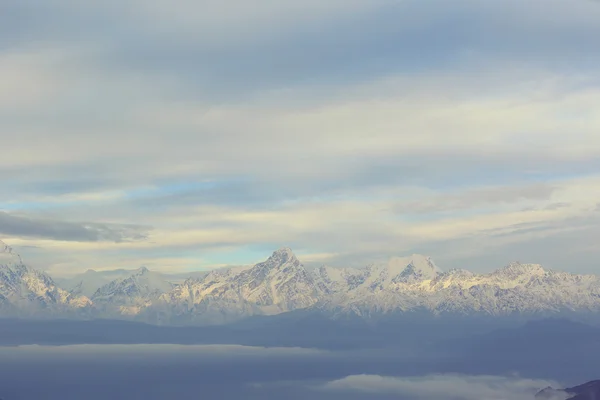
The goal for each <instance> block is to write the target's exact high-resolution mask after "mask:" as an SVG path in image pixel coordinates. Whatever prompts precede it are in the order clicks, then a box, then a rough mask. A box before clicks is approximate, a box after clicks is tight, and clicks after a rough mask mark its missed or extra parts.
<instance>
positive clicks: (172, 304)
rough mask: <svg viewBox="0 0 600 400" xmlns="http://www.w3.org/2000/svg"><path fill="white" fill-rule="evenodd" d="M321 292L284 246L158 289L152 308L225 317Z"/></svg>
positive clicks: (295, 303)
mask: <svg viewBox="0 0 600 400" xmlns="http://www.w3.org/2000/svg"><path fill="white" fill-rule="evenodd" d="M323 296H324V293H323V292H322V290H321V288H320V287H319V286H318V285H317V284H316V282H315V277H314V276H313V275H312V274H310V273H308V272H307V271H306V269H305V268H304V267H303V266H302V264H301V263H300V261H299V260H298V259H297V258H296V256H295V255H294V253H292V251H291V250H290V249H289V248H282V249H279V250H277V251H276V252H274V253H273V255H272V256H271V257H269V259H268V260H266V261H265V262H262V263H259V264H256V265H255V266H253V267H241V268H233V269H228V270H219V271H213V272H211V273H210V274H208V275H207V276H205V277H203V278H200V279H188V280H186V281H185V282H184V283H183V284H181V285H179V286H178V287H176V288H175V289H174V290H173V291H171V292H169V293H166V294H164V295H162V296H161V297H160V299H159V302H157V303H156V304H154V305H153V308H154V309H153V310H152V311H156V310H158V311H159V312H161V315H163V317H166V318H168V319H171V320H174V321H185V320H193V321H197V320H204V321H209V322H227V321H230V320H234V319H238V318H242V317H247V316H253V315H272V314H280V313H284V312H287V311H292V310H297V309H304V308H308V307H311V306H314V305H315V304H317V303H318V302H319V300H321V299H322V298H323Z"/></svg>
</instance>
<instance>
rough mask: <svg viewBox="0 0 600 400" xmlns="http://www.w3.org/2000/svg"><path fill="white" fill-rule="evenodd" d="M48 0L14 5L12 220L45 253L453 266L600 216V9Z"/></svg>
mask: <svg viewBox="0 0 600 400" xmlns="http://www.w3.org/2000/svg"><path fill="white" fill-rule="evenodd" d="M33 3H34V2H32V1H29V0H25V1H23V0H19V1H16V0H8V1H5V2H4V3H3V5H2V7H3V10H6V12H3V13H0V49H1V50H0V73H1V74H2V76H5V77H7V79H5V80H3V81H2V83H0V89H1V90H0V117H1V121H2V122H0V132H2V133H0V140H1V141H2V146H1V147H2V157H0V175H1V177H2V185H1V187H0V210H4V211H5V212H4V214H1V215H0V218H2V220H1V221H0V223H1V224H0V233H2V234H3V235H5V236H7V237H8V238H10V239H12V241H13V242H14V243H15V244H17V245H20V246H37V247H38V248H40V249H46V250H47V253H46V254H45V255H43V254H42V253H41V251H42V250H40V252H29V251H28V250H26V249H27V248H26V247H23V251H24V252H26V253H27V252H29V254H26V255H28V256H30V257H33V258H34V262H36V263H37V262H40V263H42V264H46V266H47V267H49V268H56V269H67V268H69V267H68V266H69V265H70V266H71V267H72V268H83V269H85V268H89V267H99V266H100V267H103V266H105V265H106V264H112V263H114V264H122V263H123V262H127V263H132V264H135V263H138V262H147V261H148V260H151V259H154V260H165V262H168V263H169V265H171V266H172V267H173V268H181V267H182V266H183V263H187V262H189V261H190V260H193V259H196V260H198V263H201V264H203V265H205V263H206V266H208V265H209V264H210V263H211V262H212V263H214V264H227V263H229V262H230V261H229V259H230V258H233V259H235V262H238V260H240V259H241V258H244V256H245V257H246V258H247V260H246V261H247V262H251V261H255V258H260V257H262V255H261V254H263V253H264V254H268V252H269V251H270V250H271V249H270V247H271V246H275V247H276V246H279V245H281V244H288V245H292V246H293V247H295V248H297V249H299V252H301V253H302V252H303V253H305V254H307V255H308V254H326V255H334V256H331V257H328V258H326V259H327V260H328V261H331V262H338V263H348V262H350V261H352V262H351V263H352V264H359V263H362V262H363V261H365V260H367V259H368V258H370V257H374V256H381V257H387V256H390V255H397V254H399V253H403V252H415V251H427V252H430V253H434V254H432V255H435V256H439V258H440V259H439V260H438V262H439V263H440V264H441V265H444V264H445V263H444V261H447V263H448V264H452V263H461V262H474V261H475V260H478V257H479V256H478V255H477V254H476V253H477V250H478V249H490V248H498V249H501V250H498V252H500V251H504V252H505V254H506V255H505V259H506V261H508V259H509V258H512V256H511V254H512V253H513V252H518V253H519V254H524V255H526V256H527V255H529V256H531V257H534V256H535V257H539V251H538V250H534V249H533V248H531V250H529V252H527V251H525V250H524V247H525V246H524V244H525V243H531V241H532V240H534V241H536V243H538V245H537V246H538V247H539V248H543V247H544V246H546V248H549V247H548V246H547V244H548V243H552V241H553V240H556V238H557V237H561V238H563V239H565V237H564V236H563V235H566V234H567V232H570V233H569V235H570V236H567V237H566V241H565V242H564V243H565V246H566V245H567V244H566V243H570V245H569V246H574V243H576V242H577V240H576V239H577V238H579V236H578V235H580V234H581V231H582V229H583V230H587V229H593V226H592V225H591V224H592V222H593V221H594V220H593V219H590V220H589V222H588V224H587V225H585V228H582V227H581V225H580V222H575V221H580V220H581V219H585V218H586V217H587V216H588V214H589V213H590V212H591V210H593V209H595V208H596V202H597V200H593V198H597V196H596V195H597V194H600V193H599V190H598V188H599V187H600V185H598V182H597V176H596V175H597V171H598V168H599V167H600V139H599V136H598V134H597V132H598V129H600V113H599V112H598V110H597V107H595V105H596V104H598V103H600V75H599V74H598V71H597V68H596V66H597V65H598V63H599V62H600V59H599V58H598V52H597V51H596V48H597V41H596V40H595V38H596V37H598V36H600V25H599V24H598V23H597V21H598V19H599V18H600V7H598V4H597V3H594V2H587V1H575V2H568V3H567V2H565V1H561V0H550V3H548V0H532V1H530V2H528V3H527V5H526V6H523V4H521V2H518V1H517V0H508V1H504V2H499V3H482V2H480V1H475V0H459V1H455V2H452V4H450V3H448V2H446V1H441V0H435V1H434V2H433V3H428V4H425V3H423V2H419V1H416V0H408V1H394V0H376V1H362V0H352V1H337V0H335V1H329V2H327V4H324V3H323V2H318V1H312V0H311V1H308V2H306V1H304V2H298V1H295V0H290V1H284V2H273V1H269V0H264V1H262V0H261V1H259V2H254V3H252V5H240V4H237V3H236V4H234V3H230V4H224V3H222V2H220V3H218V4H217V3H216V2H213V1H208V0H207V1H200V2H191V1H190V2H188V1H184V2H182V3H181V4H180V6H179V7H172V5H171V3H169V2H166V1H163V0H160V1H155V2H152V3H151V4H150V3H148V2H143V1H138V0H127V1H120V2H116V1H113V0H110V1H105V2H102V3H94V4H92V3H85V4H83V3H81V2H76V1H71V0H49V1H46V2H44V4H43V5H39V4H37V3H36V5H35V6H33ZM517 7H518V9H519V10H520V12H519V13H515V12H514V10H515V9H516V8H517ZM523 38H527V40H524V39H523ZM594 196H596V197H594ZM73 221H89V222H85V223H81V222H73ZM523 224H524V225H523ZM569 224H574V225H569ZM146 226H152V227H153V228H154V229H152V230H149V229H146V228H141V227H146ZM546 226H551V227H552V228H551V229H546V228H544V227H546ZM115 242H116V243H115ZM494 243H495V244H494ZM544 243H546V245H544ZM572 248H575V247H572ZM439 249H447V250H448V252H449V253H448V254H447V255H444V254H441V252H440V251H439ZM517 249H518V250H517ZM548 251H549V252H552V251H551V250H548ZM59 252H67V253H68V256H64V255H63V256H60V254H59ZM566 253H569V252H566ZM566 253H565V254H566ZM459 255H460V256H459ZM313 258H314V257H313ZM548 258H550V257H548ZM316 259H317V258H315V260H316ZM319 259H320V260H324V258H323V257H320V258H319ZM124 260H126V261H124ZM177 260H179V261H177ZM211 260H212V261H211ZM586 260H587V258H582V259H578V261H577V262H574V263H572V264H576V263H579V262H582V263H585V262H587V261H586ZM494 262H496V260H495V261H494ZM192 264H193V263H192ZM568 268H577V267H576V266H575V265H569V267H568ZM582 268H583V267H582ZM585 268H588V269H589V268H590V267H589V266H587V267H585Z"/></svg>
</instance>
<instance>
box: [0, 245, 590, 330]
mask: <svg viewBox="0 0 600 400" xmlns="http://www.w3.org/2000/svg"><path fill="white" fill-rule="evenodd" d="M0 250H1V252H0V255H2V257H3V258H1V259H0V260H2V259H4V260H5V261H4V262H3V263H0V264H2V267H1V269H0V296H1V297H0V304H1V307H2V314H4V315H13V314H19V315H21V314H23V313H27V311H25V310H37V311H36V312H37V313H40V312H41V310H45V311H44V312H47V313H49V314H53V315H54V314H56V313H61V312H63V313H67V311H68V312H70V313H71V314H73V313H76V312H77V311H78V310H80V309H82V308H88V309H91V310H92V311H93V314H92V315H93V316H102V317H107V318H110V317H119V318H122V317H126V318H134V319H137V320H141V321H148V322H155V323H161V324H170V323H173V324H188V323H192V324H196V323H224V322H230V321H235V320H238V319H243V318H245V317H250V316H257V315H275V314H281V313H286V312H289V311H294V310H311V309H314V310H318V311H319V312H320V313H322V314H325V315H329V316H332V317H340V316H344V315H354V316H360V317H365V318H370V317H375V316H377V317H381V316H385V315H388V314H392V313H394V314H397V313H413V314H414V313H417V312H420V313H425V314H430V315H444V314H462V315H487V316H498V315H525V316H527V315H552V314H558V313H561V312H575V313H577V312H582V313H583V312H586V313H587V312H597V311H600V279H599V278H598V277H597V276H593V275H574V274H569V273H564V272H555V271H548V270H545V269H544V268H542V266H540V265H536V264H519V263H512V264H510V265H508V266H506V267H504V268H501V269H499V270H497V271H494V272H492V273H488V274H475V273H472V272H469V271H466V270H451V271H448V272H443V271H442V270H441V269H440V268H438V267H437V266H436V265H435V263H434V262H433V261H432V260H431V259H430V258H429V257H425V256H422V255H417V254H415V255H412V256H410V257H406V258H392V259H391V260H390V261H389V262H387V263H382V264H373V265H369V266H367V267H364V268H332V267H327V266H324V267H321V268H318V269H316V270H312V271H308V270H307V269H305V268H304V266H303V265H302V263H301V262H300V261H299V260H298V258H297V257H296V256H295V255H294V253H293V252H292V251H291V250H290V249H289V248H282V249H279V250H277V251H275V252H274V253H273V254H272V255H271V257H269V258H268V259H267V260H266V261H265V262H262V263H259V264H256V265H254V266H246V267H236V268H230V269H221V270H215V271H212V272H210V273H207V274H201V275H199V276H196V277H194V278H189V279H187V280H185V281H184V282H182V283H179V284H173V283H172V282H169V281H168V280H167V279H166V278H165V276H164V275H161V274H157V273H154V272H151V271H149V270H147V269H146V268H140V269H139V270H137V271H133V272H131V271H130V272H129V275H128V276H121V277H119V278H117V279H115V280H113V281H111V282H108V283H105V284H103V285H102V286H101V287H99V288H97V289H96V290H95V291H94V293H93V294H92V295H91V300H90V299H88V297H86V296H82V295H81V294H82V293H89V292H90V291H91V288H93V287H94V286H93V284H91V283H89V282H90V281H89V280H88V283H87V286H85V285H84V282H85V280H81V281H80V282H79V284H76V285H75V286H74V287H71V290H70V291H66V290H63V289H61V288H59V287H58V285H56V284H55V283H54V282H53V281H52V279H51V278H50V277H49V276H47V275H46V274H44V273H41V272H38V271H35V270H32V269H30V268H28V267H26V266H25V265H24V264H23V263H22V262H21V260H20V258H19V257H18V256H17V255H15V254H14V253H13V252H12V250H10V248H8V246H5V245H3V247H0ZM92 275H94V274H92ZM94 277H95V275H94ZM91 281H92V283H94V284H96V285H97V284H98V282H99V281H98V280H94V279H92V280H91ZM33 314H35V312H34V313H33Z"/></svg>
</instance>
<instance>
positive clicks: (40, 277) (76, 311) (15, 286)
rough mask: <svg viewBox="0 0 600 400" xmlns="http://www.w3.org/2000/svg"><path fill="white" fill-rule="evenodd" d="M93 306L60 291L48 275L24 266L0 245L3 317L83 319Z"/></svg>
mask: <svg viewBox="0 0 600 400" xmlns="http://www.w3.org/2000/svg"><path fill="white" fill-rule="evenodd" d="M91 305H92V302H91V301H90V300H89V299H88V298H87V297H85V296H76V295H72V294H71V293H69V292H67V291H66V290H63V289H61V288H59V287H58V286H57V285H56V284H55V283H54V281H53V280H52V278H50V276H48V275H47V274H45V273H43V272H41V271H37V270H35V269H32V268H29V267H28V266H26V265H25V264H24V263H23V261H22V260H21V257H20V256H19V255H18V254H16V253H15V252H14V251H13V250H12V248H10V247H9V246H7V245H6V244H5V243H3V242H0V310H1V312H2V315H3V316H45V317H50V316H68V315H85V314H86V313H87V312H88V311H89V310H90V307H91Z"/></svg>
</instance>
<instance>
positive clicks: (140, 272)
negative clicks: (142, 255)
mask: <svg viewBox="0 0 600 400" xmlns="http://www.w3.org/2000/svg"><path fill="white" fill-rule="evenodd" d="M149 272H150V270H149V269H148V268H146V267H145V266H141V267H139V268H138V269H136V270H135V273H134V275H144V274H147V273H149Z"/></svg>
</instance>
